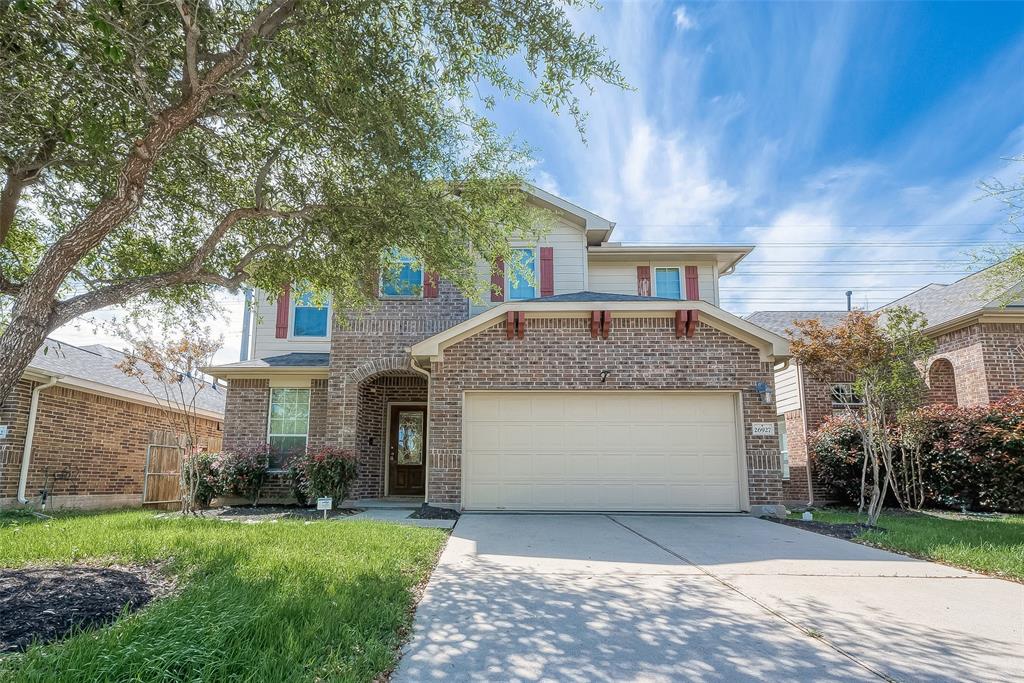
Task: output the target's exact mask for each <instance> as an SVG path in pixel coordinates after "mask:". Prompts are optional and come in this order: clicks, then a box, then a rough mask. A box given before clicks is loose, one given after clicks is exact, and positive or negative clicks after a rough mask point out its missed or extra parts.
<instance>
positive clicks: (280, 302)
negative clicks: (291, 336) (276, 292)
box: [274, 285, 292, 339]
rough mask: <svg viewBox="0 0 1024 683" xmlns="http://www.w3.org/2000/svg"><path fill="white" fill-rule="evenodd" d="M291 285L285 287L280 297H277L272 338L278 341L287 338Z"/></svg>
mask: <svg viewBox="0 0 1024 683" xmlns="http://www.w3.org/2000/svg"><path fill="white" fill-rule="evenodd" d="M291 289H292V288H291V285H285V286H284V291H283V292H281V296H279V297H277V329H276V330H275V331H274V336H275V337H277V338H278V339H287V338H288V313H289V310H288V307H289V306H290V305H291Z"/></svg>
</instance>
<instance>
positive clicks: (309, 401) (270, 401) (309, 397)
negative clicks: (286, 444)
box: [267, 386, 313, 473]
mask: <svg viewBox="0 0 1024 683" xmlns="http://www.w3.org/2000/svg"><path fill="white" fill-rule="evenodd" d="M269 389H270V393H268V394H267V451H268V453H269V452H270V437H271V436H304V437H305V438H306V448H309V419H310V417H312V412H313V393H312V387H310V386H304V387H269ZM279 389H281V390H285V391H305V392H306V433H305V434H272V432H271V431H270V421H271V415H272V414H273V407H274V392H275V391H277V390H279ZM287 471H288V470H287V468H283V467H269V466H268V467H267V472H273V473H280V472H287Z"/></svg>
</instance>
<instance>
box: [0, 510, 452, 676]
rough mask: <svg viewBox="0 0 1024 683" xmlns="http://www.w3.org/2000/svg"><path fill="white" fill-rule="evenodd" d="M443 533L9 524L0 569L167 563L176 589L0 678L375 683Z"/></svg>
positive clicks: (190, 524)
mask: <svg viewBox="0 0 1024 683" xmlns="http://www.w3.org/2000/svg"><path fill="white" fill-rule="evenodd" d="M444 538H445V534H444V532H441V531H438V530H435V529H421V528H415V527H407V526H398V525H392V524H379V523H373V522H351V521H348V522H315V523H307V522H302V521H279V522H273V523H261V524H238V523H232V522H224V521H219V520H215V519H205V520H204V519H181V518H176V519H159V518H156V517H155V516H154V515H153V514H152V513H149V512H138V511H133V512H116V513H107V514H99V515H97V514H90V515H61V516H59V517H57V518H55V519H53V520H50V521H36V520H30V519H26V518H25V517H14V516H11V515H7V516H0V566H4V567H19V566H24V565H28V564H46V563H49V564H66V563H73V562H74V563H92V564H95V563H115V562H116V563H119V564H152V563H163V565H162V566H163V567H164V570H165V571H167V572H170V573H171V574H173V575H174V576H176V577H178V581H179V585H180V592H178V593H177V594H175V595H173V596H172V597H167V598H164V599H162V600H158V601H156V602H153V603H151V604H150V605H148V606H147V607H145V608H143V609H142V610H141V611H139V612H137V613H135V614H132V615H128V616H123V617H121V618H120V619H118V620H117V621H116V622H115V623H114V624H113V625H112V626H109V627H106V628H102V629H98V630H93V631H88V632H83V633H79V634H77V635H75V636H73V637H71V638H68V639H67V640H64V641H62V642H57V643H52V644H49V645H36V646H33V647H32V648H30V649H29V650H27V651H26V652H25V653H23V654H15V655H8V656H5V657H3V658H0V679H3V680H15V681H127V680H137V681H182V680H191V681H228V680H231V681H313V680H328V681H369V680H373V679H374V678H376V677H377V676H379V675H380V674H381V673H382V672H385V671H387V670H389V669H390V668H391V667H392V666H394V663H395V661H396V656H397V647H398V646H399V645H400V643H401V640H402V638H403V635H404V633H405V631H406V629H407V628H408V627H409V625H410V623H411V608H412V603H413V599H414V592H415V588H416V586H417V585H418V584H420V583H421V582H422V581H423V580H424V579H425V578H426V577H427V575H428V573H429V571H430V568H431V567H432V566H433V563H434V561H435V560H436V558H437V554H438V552H439V550H440V548H441V545H442V543H443V541H444ZM5 618H16V615H7V616H6V617H5Z"/></svg>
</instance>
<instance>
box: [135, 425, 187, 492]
mask: <svg viewBox="0 0 1024 683" xmlns="http://www.w3.org/2000/svg"><path fill="white" fill-rule="evenodd" d="M142 504H143V505H151V506H154V507H160V508H163V509H167V510H173V509H176V508H178V507H180V506H181V446H180V445H179V444H178V439H177V437H176V436H175V435H174V432H168V431H161V430H154V431H152V432H150V434H149V445H148V446H146V476H145V477H144V478H143V480H142Z"/></svg>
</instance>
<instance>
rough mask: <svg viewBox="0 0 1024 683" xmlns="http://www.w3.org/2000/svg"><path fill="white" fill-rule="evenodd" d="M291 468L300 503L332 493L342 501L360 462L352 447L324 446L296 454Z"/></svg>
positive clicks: (289, 468) (336, 498)
mask: <svg viewBox="0 0 1024 683" xmlns="http://www.w3.org/2000/svg"><path fill="white" fill-rule="evenodd" d="M288 471H289V473H290V474H291V476H292V490H293V491H295V497H296V499H297V500H298V501H299V503H300V504H302V505H304V504H306V503H307V502H308V501H311V500H313V499H314V498H319V497H321V496H330V497H331V498H333V499H334V501H335V502H336V503H340V502H341V501H343V500H344V499H345V496H346V495H347V494H348V492H349V489H350V487H351V486H352V482H353V481H355V479H356V475H357V473H358V463H357V461H356V455H355V453H353V452H352V451H349V450H346V449H344V448H335V447H333V446H324V447H322V448H317V449H313V450H307V451H306V452H305V453H302V454H300V455H296V456H293V457H292V459H291V460H290V461H289V463H288Z"/></svg>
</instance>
